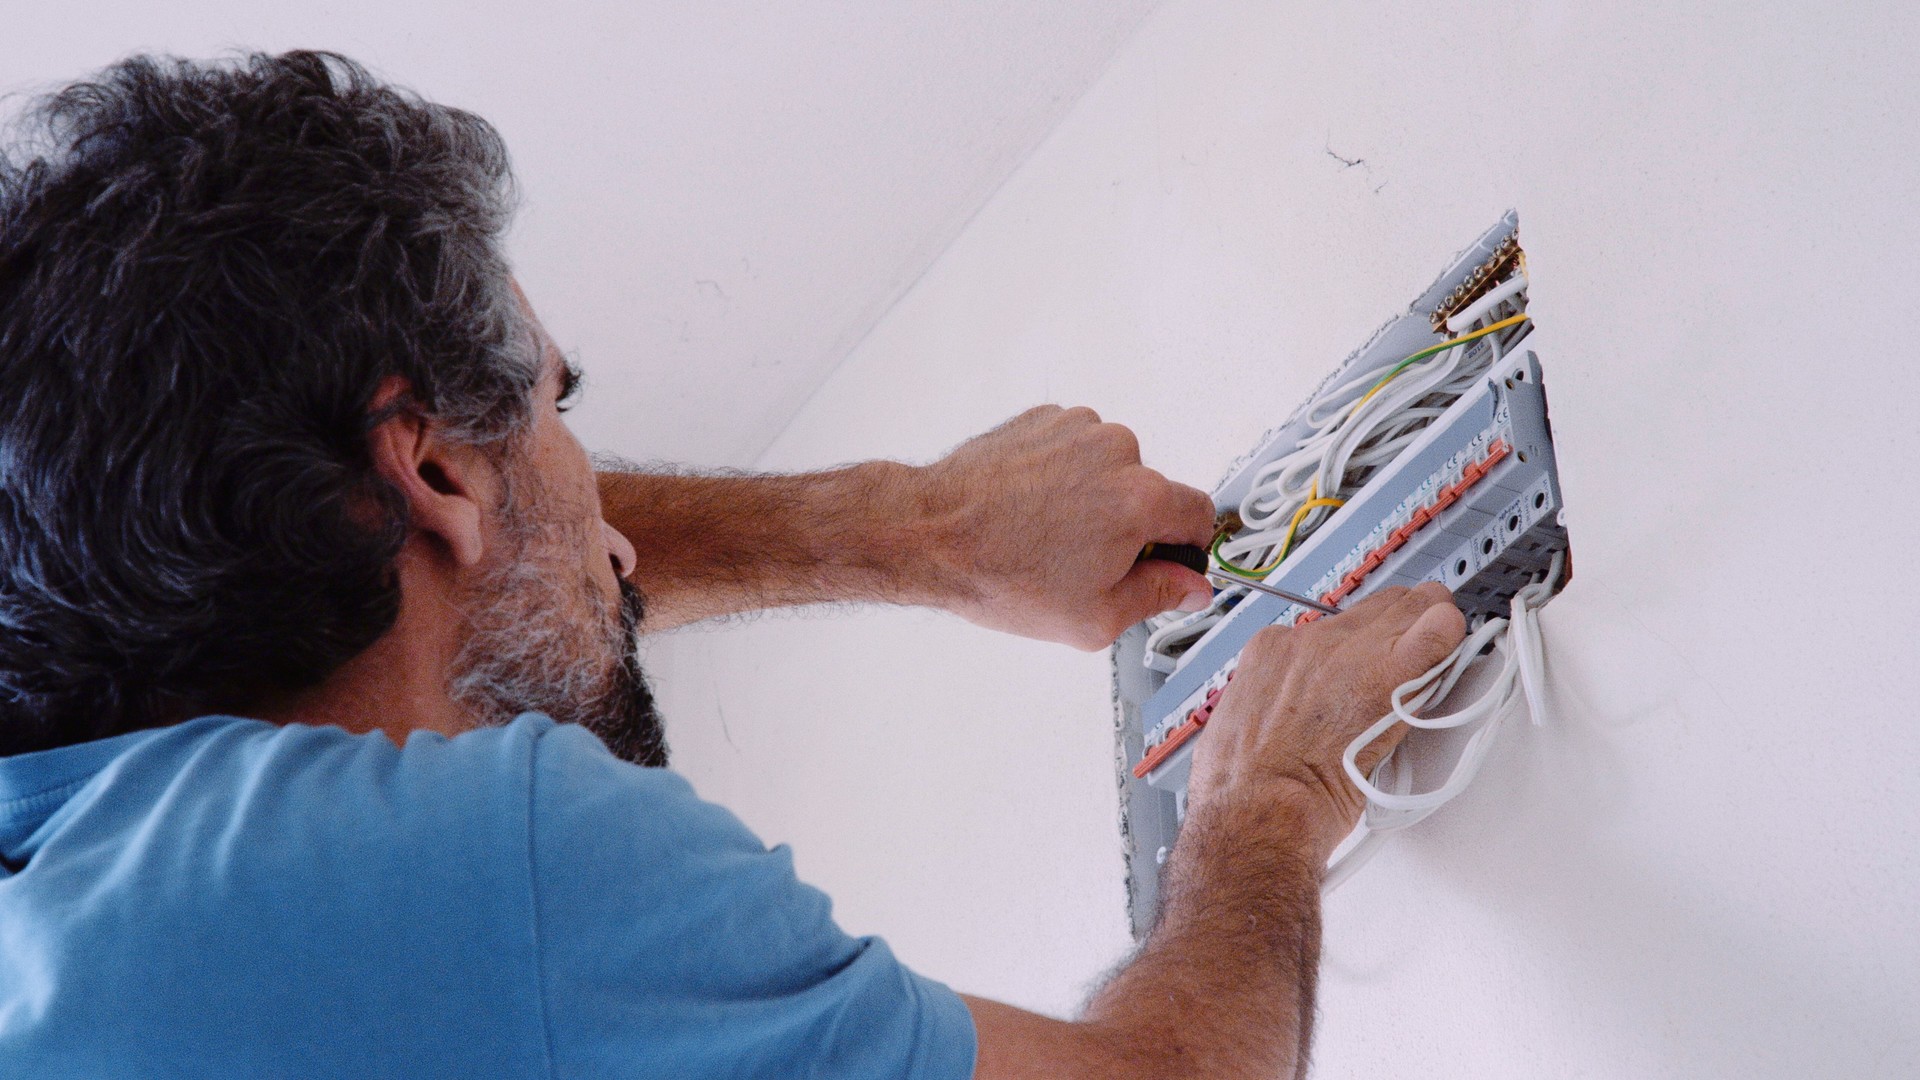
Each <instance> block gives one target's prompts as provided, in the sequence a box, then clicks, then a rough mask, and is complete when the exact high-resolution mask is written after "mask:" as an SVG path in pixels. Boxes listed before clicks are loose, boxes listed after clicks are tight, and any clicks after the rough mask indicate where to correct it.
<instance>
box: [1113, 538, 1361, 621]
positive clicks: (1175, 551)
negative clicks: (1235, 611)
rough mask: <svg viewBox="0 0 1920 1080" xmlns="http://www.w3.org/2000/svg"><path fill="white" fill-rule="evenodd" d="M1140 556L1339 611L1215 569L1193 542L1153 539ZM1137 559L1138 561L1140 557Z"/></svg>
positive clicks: (1325, 611)
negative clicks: (1169, 541)
mask: <svg viewBox="0 0 1920 1080" xmlns="http://www.w3.org/2000/svg"><path fill="white" fill-rule="evenodd" d="M1140 559H1164V560H1166V561H1167V562H1173V563H1179V564H1180V565H1181V566H1184V567H1186V568H1187V569H1189V570H1191V571H1193V572H1194V573H1196V574H1204V575H1205V576H1207V577H1209V578H1212V579H1213V580H1215V581H1218V582H1221V583H1223V584H1227V585H1245V586H1246V587H1247V588H1249V589H1252V590H1253V591H1255V592H1263V593H1266V594H1267V595H1268V596H1277V597H1279V598H1280V599H1282V600H1286V601H1288V602H1290V603H1295V604H1299V605H1300V606H1301V607H1304V608H1311V609H1313V610H1314V611H1317V612H1319V613H1320V614H1322V615H1338V614H1340V610H1339V609H1338V608H1335V607H1333V606H1331V605H1328V604H1323V603H1321V602H1320V601H1318V600H1314V599H1312V598H1310V597H1305V596H1301V595H1300V594H1299V593H1293V592H1288V591H1287V590H1285V589H1276V588H1274V587H1273V586H1272V585H1269V584H1267V583H1266V582H1264V581H1255V580H1253V579H1252V578H1243V577H1239V576H1237V575H1234V574H1228V573H1226V572H1224V571H1221V570H1215V569H1213V560H1212V559H1210V558H1208V556H1207V551H1206V549H1205V548H1200V547H1195V546H1194V545H1192V544H1162V543H1159V542H1157V541H1151V542H1149V543H1148V544H1147V546H1146V547H1143V548H1141V549H1140ZM1134 561H1135V562H1138V561H1139V559H1136V560H1134Z"/></svg>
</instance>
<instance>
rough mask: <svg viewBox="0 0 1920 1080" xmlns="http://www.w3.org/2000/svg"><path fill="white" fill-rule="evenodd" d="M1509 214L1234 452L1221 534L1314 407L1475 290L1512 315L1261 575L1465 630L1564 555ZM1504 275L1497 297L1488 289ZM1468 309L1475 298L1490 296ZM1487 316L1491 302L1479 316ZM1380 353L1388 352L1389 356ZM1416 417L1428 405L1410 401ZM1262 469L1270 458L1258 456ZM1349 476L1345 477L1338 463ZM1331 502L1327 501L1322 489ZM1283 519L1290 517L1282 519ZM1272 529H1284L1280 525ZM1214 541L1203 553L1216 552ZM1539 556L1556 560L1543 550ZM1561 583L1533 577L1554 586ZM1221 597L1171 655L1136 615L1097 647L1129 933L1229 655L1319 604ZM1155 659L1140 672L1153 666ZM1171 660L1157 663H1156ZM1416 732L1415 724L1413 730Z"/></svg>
mask: <svg viewBox="0 0 1920 1080" xmlns="http://www.w3.org/2000/svg"><path fill="white" fill-rule="evenodd" d="M1517 228H1518V221H1517V218H1516V216H1515V215H1513V214H1511V213H1509V214H1508V215H1507V216H1506V217H1505V218H1504V219H1503V220H1502V221H1501V222H1500V223H1498V224H1497V225H1495V226H1494V228H1492V229H1491V230H1489V231H1488V232H1487V233H1486V235H1484V236H1483V237H1482V238H1481V239H1480V241H1479V242H1478V243H1476V244H1474V245H1473V246H1472V247H1470V248H1468V249H1467V250H1466V251H1465V252H1463V253H1462V254H1461V255H1460V256H1459V257H1458V258H1457V259H1456V260H1455V262H1454V264H1453V266H1452V267H1451V268H1449V269H1448V270H1447V271H1446V273H1444V274H1442V275H1441V276H1440V278H1439V279H1438V280H1437V281H1436V282H1435V283H1434V285H1433V286H1432V287H1431V288H1429V289H1428V290H1427V292H1426V293H1425V294H1424V295H1423V296H1421V297H1420V299H1419V300H1417V301H1415V303H1414V304H1413V306H1412V308H1411V309H1410V310H1409V311H1408V312H1407V313H1406V314H1405V315H1402V316H1400V317H1399V318H1396V319H1394V320H1393V321H1391V322H1389V323H1387V324H1386V325H1385V326H1384V327H1382V328H1381V329H1380V330H1379V331H1378V332H1377V333H1376V334H1375V335H1374V337H1373V339H1372V340H1371V341H1370V342H1368V343H1367V345H1366V346H1364V347H1363V348H1361V349H1360V350H1359V351H1357V352H1356V353H1354V354H1353V355H1352V356H1351V357H1349V358H1348V359H1347V361H1346V362H1345V363H1343V364H1342V365H1340V367H1339V368H1338V369H1336V370H1335V371H1334V373H1333V374H1332V375H1330V376H1329V377H1328V379H1327V380H1326V381H1325V382H1324V383H1322V384H1321V387H1320V389H1319V390H1318V391H1317V392H1316V393H1315V394H1314V395H1313V397H1312V398H1310V399H1309V401H1308V402H1307V403H1305V404H1303V405H1302V406H1301V407H1300V409H1299V410H1297V411H1296V412H1295V413H1294V415H1293V416H1292V417H1291V418H1290V419H1289V420H1288V421H1287V422H1286V423H1284V424H1282V425H1281V426H1279V427H1278V428H1275V429H1273V430H1272V431H1270V432H1269V433H1268V434H1267V436H1266V437H1264V438H1263V439H1262V440H1261V444H1260V446H1259V448H1257V449H1256V450H1254V452H1253V453H1251V454H1249V455H1248V456H1247V457H1245V458H1243V459H1242V460H1240V461H1239V462H1237V463H1236V464H1235V465H1234V466H1233V467H1232V468H1231V469H1230V470H1229V472H1228V474H1227V477H1226V479H1225V480H1224V481H1223V482H1222V483H1221V484H1220V485H1219V487H1218V488H1217V489H1216V490H1215V492H1214V502H1215V505H1216V507H1217V509H1218V510H1219V511H1220V512H1221V516H1222V521H1223V523H1232V524H1223V536H1224V535H1225V532H1224V530H1228V529H1231V528H1232V527H1233V524H1237V518H1235V517H1234V511H1235V509H1236V508H1238V507H1240V506H1241V505H1242V504H1243V500H1245V499H1246V498H1247V495H1248V492H1249V489H1250V488H1251V487H1252V486H1253V485H1254V484H1256V483H1258V482H1259V481H1260V478H1261V477H1262V476H1264V475H1267V474H1266V473H1262V468H1263V467H1264V466H1270V465H1271V464H1272V463H1275V462H1276V461H1277V460H1278V459H1280V458H1282V457H1284V456H1285V455H1286V454H1288V453H1290V452H1293V451H1294V450H1295V448H1296V447H1298V446H1301V445H1303V440H1305V439H1309V438H1311V437H1313V435H1314V433H1315V431H1316V430H1322V429H1324V428H1325V426H1326V424H1327V420H1326V417H1327V416H1329V415H1331V414H1333V413H1335V412H1337V411H1338V410H1341V409H1355V408H1357V406H1356V405H1355V402H1358V403H1360V404H1364V403H1365V402H1366V400H1367V399H1366V398H1364V397H1361V396H1360V394H1361V392H1362V391H1363V390H1365V389H1366V387H1367V385H1368V383H1369V380H1370V379H1371V377H1372V373H1374V372H1376V371H1377V372H1380V373H1382V374H1383V375H1384V378H1383V379H1382V380H1381V381H1380V382H1379V383H1374V384H1373V390H1372V391H1368V394H1369V395H1371V394H1372V393H1375V392H1378V391H1379V389H1380V385H1381V384H1382V383H1384V382H1385V381H1386V380H1387V379H1391V378H1393V377H1394V376H1393V374H1391V373H1397V372H1398V371H1400V370H1403V369H1404V368H1405V367H1406V366H1407V364H1408V360H1407V359H1404V358H1410V357H1413V356H1415V355H1418V354H1421V353H1422V352H1425V351H1431V350H1433V349H1435V348H1436V347H1438V346H1440V345H1442V344H1443V343H1445V342H1447V341H1449V340H1455V341H1465V336H1464V335H1463V336H1457V337H1452V338H1450V337H1449V327H1448V319H1449V317H1453V318H1454V319H1455V320H1456V323H1455V327H1456V330H1457V328H1458V322H1457V319H1458V316H1459V314H1460V313H1461V312H1462V311H1465V310H1467V309H1468V308H1469V307H1471V306H1472V305H1474V303H1475V302H1476V301H1480V300H1483V299H1486V300H1499V301H1500V302H1501V303H1502V304H1503V305H1505V306H1503V307H1502V308H1501V309H1500V311H1514V312H1518V313H1520V314H1516V315H1511V316H1508V317H1507V319H1506V320H1505V321H1506V322H1509V323H1513V324H1515V325H1514V326H1513V327H1512V328H1511V330H1509V332H1508V333H1507V335H1506V336H1505V337H1504V339H1502V338H1500V337H1496V336H1494V335H1492V334H1487V335H1486V336H1485V337H1483V338H1481V339H1479V340H1474V341H1471V342H1468V343H1466V344H1462V345H1460V346H1459V348H1460V349H1464V350H1468V351H1467V352H1465V353H1463V354H1462V355H1463V356H1464V357H1466V359H1465V360H1464V361H1459V362H1460V363H1464V364H1467V365H1469V366H1470V369H1471V370H1476V371H1477V366H1478V365H1482V364H1484V365H1485V370H1484V372H1483V373H1482V374H1483V376H1484V377H1475V378H1473V379H1471V380H1469V381H1464V382H1461V383H1455V384H1452V385H1453V386H1456V387H1460V389H1458V390H1457V396H1454V395H1453V394H1429V395H1428V396H1427V397H1425V398H1422V399H1420V400H1419V401H1418V402H1415V404H1417V405H1420V406H1424V407H1425V414H1422V415H1421V417H1420V418H1418V419H1417V420H1415V421H1412V422H1410V423H1411V430H1405V429H1406V428H1407V427H1408V423H1403V424H1402V429H1396V433H1398V434H1399V435H1400V438H1399V440H1398V442H1399V444H1400V445H1398V446H1397V447H1396V448H1395V449H1394V451H1393V454H1392V457H1391V459H1390V460H1386V461H1384V462H1382V463H1380V464H1378V465H1376V466H1374V467H1372V468H1370V469H1369V470H1367V471H1366V472H1365V473H1364V474H1362V477H1361V481H1360V482H1359V486H1358V487H1357V489H1356V490H1354V491H1353V492H1351V493H1350V494H1348V496H1347V497H1346V499H1345V500H1344V503H1343V504H1341V505H1338V506H1337V508H1329V509H1330V516H1326V517H1325V518H1324V520H1323V521H1322V522H1321V523H1320V524H1319V526H1318V527H1317V528H1316V529H1314V530H1313V531H1312V532H1311V535H1309V536H1307V537H1306V538H1305V539H1304V541H1301V542H1300V543H1299V544H1298V545H1297V546H1295V547H1293V548H1292V549H1291V550H1288V549H1286V548H1284V547H1283V548H1282V549H1281V551H1282V555H1281V557H1280V558H1279V559H1277V560H1275V564H1274V567H1273V569H1272V570H1271V572H1270V573H1269V574H1268V576H1266V578H1265V579H1264V580H1265V581H1266V582H1267V583H1268V584H1271V585H1274V586H1278V587H1280V588H1282V589H1285V590H1289V591H1292V592H1295V593H1304V594H1306V595H1308V596H1312V597H1317V598H1320V599H1322V600H1323V601H1324V602H1326V603H1330V604H1333V605H1335V606H1340V605H1344V604H1348V603H1351V602H1352V601H1353V600H1355V599H1357V598H1359V597H1362V596H1365V595H1366V594H1367V593H1369V592H1372V591H1374V590H1376V589H1379V588H1382V587H1384V586H1388V585H1415V584H1418V583H1420V582H1423V581H1440V582H1443V583H1444V584H1446V586H1447V587H1448V588H1449V589H1450V590H1452V591H1453V594H1454V598H1455V601H1456V603H1457V604H1458V605H1459V607H1460V608H1461V610H1462V611H1463V612H1464V613H1465V614H1466V615H1467V618H1468V623H1469V626H1470V627H1473V626H1479V625H1481V624H1482V623H1484V622H1485V621H1486V620H1488V619H1491V618H1499V617H1501V616H1504V615H1505V614H1506V613H1507V611H1508V607H1509V604H1510V603H1511V602H1512V600H1513V598H1514V595H1515V593H1516V592H1517V591H1518V590H1520V589H1521V588H1522V587H1524V586H1527V585H1528V584H1529V583H1530V582H1537V581H1541V580H1543V579H1545V578H1546V577H1547V576H1548V573H1549V567H1550V566H1561V565H1563V564H1564V562H1565V559H1566V553H1567V532H1566V526H1565V522H1564V519H1563V515H1562V501H1561V492H1560V480H1559V476H1558V474H1557V472H1556V469H1555V459H1554V449H1553V438H1552V433H1551V431H1550V429H1549V427H1548V423H1547V401H1546V393H1545V388H1544V385H1543V382H1542V377H1541V364H1540V357H1539V354H1538V351H1537V348H1536V345H1537V342H1538V340H1539V334H1538V333H1537V332H1536V331H1535V329H1534V327H1533V323H1532V321H1531V319H1530V318H1527V317H1525V316H1524V312H1525V305H1526V299H1527V298H1526V292H1525V278H1524V276H1523V274H1524V255H1522V253H1521V252H1520V248H1519V244H1518V237H1517ZM1503 282H1507V283H1509V284H1507V286H1506V288H1505V289H1504V294H1503V296H1493V295H1492V294H1493V292H1494V290H1496V289H1498V288H1499V287H1500V286H1501V285H1502V283H1503ZM1480 308H1481V309H1486V310H1491V308H1492V305H1491V304H1490V303H1482V304H1481V305H1480ZM1485 317H1486V318H1489V319H1491V318H1492V315H1487V316H1485ZM1396 365H1398V366H1397V367H1396ZM1426 414H1432V415H1430V416H1429V415H1426ZM1269 472H1271V470H1270V469H1269ZM1349 475H1351V474H1349ZM1327 501H1328V502H1331V501H1332V500H1327ZM1299 520H1300V516H1299V515H1296V517H1295V519H1294V522H1295V524H1296V525H1298V524H1299ZM1288 540H1289V542H1291V541H1292V536H1291V535H1289V537H1288ZM1220 550H1221V549H1220V545H1219V544H1218V543H1216V545H1215V548H1214V554H1215V557H1216V558H1218V557H1219V555H1220ZM1556 555H1558V556H1559V559H1558V560H1556ZM1565 580H1566V574H1565V573H1564V572H1562V573H1561V574H1560V576H1559V578H1558V580H1555V581H1551V582H1548V585H1549V586H1550V587H1551V588H1553V589H1555V590H1557V589H1558V588H1559V587H1560V586H1561V585H1563V584H1564V582H1565ZM1222 600H1223V601H1225V602H1227V603H1228V604H1229V605H1230V606H1228V607H1227V608H1226V610H1224V611H1222V612H1220V613H1218V614H1217V615H1216V616H1214V617H1211V618H1210V619H1209V620H1208V621H1207V622H1206V623H1205V624H1203V625H1206V631H1205V633H1204V634H1201V635H1199V636H1197V638H1196V639H1195V640H1194V641H1193V642H1192V643H1191V645H1190V646H1189V647H1187V648H1185V650H1184V651H1183V652H1181V653H1180V654H1179V655H1177V656H1174V657H1171V658H1169V657H1168V656H1166V655H1164V653H1160V654H1155V655H1151V656H1150V655H1149V653H1148V647H1147V643H1148V640H1149V636H1150V634H1151V632H1152V630H1153V627H1152V626H1150V625H1148V624H1142V625H1140V626H1136V627H1134V628H1133V629H1131V630H1129V631H1128V632H1127V633H1126V634H1125V635H1123V636H1122V637H1121V639H1120V641H1119V642H1118V644H1117V645H1116V646H1115V671H1116V679H1115V682H1116V687H1115V689H1116V699H1117V704H1118V713H1119V723H1118V734H1119V748H1118V751H1119V758H1120V761H1121V766H1122V767H1121V770H1120V778H1121V785H1122V789H1123V790H1122V795H1123V798H1122V813H1123V816H1124V820H1123V822H1122V828H1123V832H1124V835H1125V837H1126V840H1127V846H1128V850H1129V866H1128V886H1129V889H1128V891H1129V906H1130V909H1131V913H1132V919H1133V925H1134V930H1135V933H1136V935H1140V934H1144V933H1145V932H1146V930H1147V929H1148V927H1149V926H1150V925H1151V921H1152V918H1153V914H1154V911H1155V906H1156V903H1157V899H1158V886H1159V870H1160V866H1161V864H1162V863H1164V861H1165V859H1166V856H1167V853H1168V851H1169V850H1170V849H1171V847H1172V845H1173V843H1174V839H1175V836H1176V834H1177V833H1178V831H1179V827H1180V822H1181V819H1182V817H1183V815H1184V812H1185V798H1186V784H1187V772H1188V767H1189V763H1190V761H1191V759H1192V755H1193V750H1194V747H1195V746H1196V745H1197V744H1198V743H1199V742H1200V741H1201V740H1202V739H1204V737H1205V732H1204V729H1205V725H1206V720H1207V718H1208V716H1209V715H1210V713H1211V711H1212V708H1213V704H1214V702H1215V701H1216V700H1217V699H1218V698H1219V697H1220V695H1221V693H1222V691H1223V690H1224V688H1225V686H1226V683H1227V681H1228V680H1229V679H1230V678H1231V677H1232V672H1233V670H1234V668H1235V666H1236V664H1237V663H1238V658H1239V653H1240V650H1241V649H1242V648H1243V647H1244V646H1245V645H1246V644H1247V642H1248V641H1249V640H1250V639H1251V638H1252V637H1253V636H1254V635H1255V634H1256V633H1257V632H1258V631H1259V630H1261V629H1263V628H1265V627H1267V626H1270V625H1274V624H1280V625H1289V626H1291V625H1297V624H1302V623H1305V622H1309V621H1311V620H1313V619H1317V618H1320V617H1321V616H1320V615H1319V613H1317V612H1314V611H1311V610H1309V609H1306V608H1304V607H1302V606H1300V605H1297V604H1293V603H1290V602H1288V601H1286V600H1282V599H1278V598H1276V597H1274V596H1271V595H1267V594H1264V593H1261V592H1254V591H1244V590H1243V591H1242V592H1241V593H1239V594H1238V595H1237V596H1224V595H1223V597H1222ZM1156 668H1157V670H1156ZM1169 668H1170V669H1171V670H1168V669H1169ZM1416 734H1418V733H1416Z"/></svg>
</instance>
